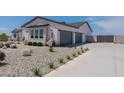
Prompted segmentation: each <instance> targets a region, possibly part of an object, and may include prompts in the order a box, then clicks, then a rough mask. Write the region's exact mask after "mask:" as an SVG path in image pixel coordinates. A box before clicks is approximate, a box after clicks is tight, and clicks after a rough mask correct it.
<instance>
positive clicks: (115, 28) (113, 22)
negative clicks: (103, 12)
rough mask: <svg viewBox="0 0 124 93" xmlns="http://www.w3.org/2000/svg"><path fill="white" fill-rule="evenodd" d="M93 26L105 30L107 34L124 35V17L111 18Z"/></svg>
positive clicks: (94, 23) (95, 22)
mask: <svg viewBox="0 0 124 93" xmlns="http://www.w3.org/2000/svg"><path fill="white" fill-rule="evenodd" d="M92 24H93V25H97V26H99V27H101V28H103V29H104V31H105V32H108V33H112V34H123V35H124V17H111V18H109V19H107V20H99V21H94V22H93V23H92Z"/></svg>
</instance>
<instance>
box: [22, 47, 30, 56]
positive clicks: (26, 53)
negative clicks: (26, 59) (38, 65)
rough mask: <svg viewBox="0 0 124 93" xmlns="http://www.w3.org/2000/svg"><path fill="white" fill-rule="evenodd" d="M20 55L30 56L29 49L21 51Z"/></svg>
mask: <svg viewBox="0 0 124 93" xmlns="http://www.w3.org/2000/svg"><path fill="white" fill-rule="evenodd" d="M22 55H23V56H31V49H23V50H22Z"/></svg>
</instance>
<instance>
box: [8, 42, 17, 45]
mask: <svg viewBox="0 0 124 93" xmlns="http://www.w3.org/2000/svg"><path fill="white" fill-rule="evenodd" d="M7 44H9V45H11V44H15V43H14V42H13V41H7Z"/></svg>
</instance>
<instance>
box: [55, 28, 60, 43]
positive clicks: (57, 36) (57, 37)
mask: <svg viewBox="0 0 124 93" xmlns="http://www.w3.org/2000/svg"><path fill="white" fill-rule="evenodd" d="M54 41H55V43H56V45H60V31H58V30H57V29H56V30H54Z"/></svg>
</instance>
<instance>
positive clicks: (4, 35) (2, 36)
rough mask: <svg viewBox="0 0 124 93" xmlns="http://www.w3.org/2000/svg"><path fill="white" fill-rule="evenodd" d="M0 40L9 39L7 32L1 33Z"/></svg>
mask: <svg viewBox="0 0 124 93" xmlns="http://www.w3.org/2000/svg"><path fill="white" fill-rule="evenodd" d="M0 40H5V41H6V40H8V36H7V35H6V34H5V33H2V34H0Z"/></svg>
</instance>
